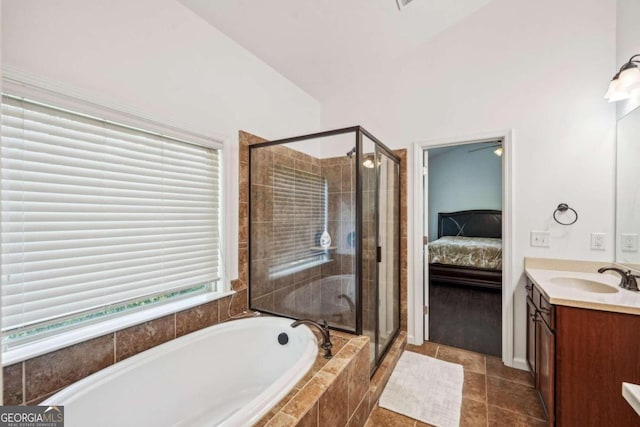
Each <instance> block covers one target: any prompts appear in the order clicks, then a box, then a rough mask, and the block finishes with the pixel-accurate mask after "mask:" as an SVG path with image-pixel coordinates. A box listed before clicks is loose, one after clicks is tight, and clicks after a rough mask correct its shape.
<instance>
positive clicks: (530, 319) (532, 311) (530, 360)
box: [527, 298, 538, 388]
mask: <svg viewBox="0 0 640 427" xmlns="http://www.w3.org/2000/svg"><path fill="white" fill-rule="evenodd" d="M536 319H538V314H537V310H536V306H535V305H534V304H533V301H531V298H527V365H529V372H530V373H531V375H532V376H533V378H534V379H535V378H536ZM537 387H538V384H537V383H536V388H537Z"/></svg>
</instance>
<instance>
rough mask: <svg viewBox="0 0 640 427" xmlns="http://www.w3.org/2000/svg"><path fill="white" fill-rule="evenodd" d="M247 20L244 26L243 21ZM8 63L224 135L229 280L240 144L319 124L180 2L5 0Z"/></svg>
mask: <svg viewBox="0 0 640 427" xmlns="http://www.w3.org/2000/svg"><path fill="white" fill-rule="evenodd" d="M238 25H242V23H238ZM2 54H3V60H4V63H3V67H5V68H6V69H7V70H11V71H14V72H16V73H17V74H23V75H26V76H27V77H28V78H31V79H33V80H40V81H42V83H43V84H45V85H49V86H54V87H56V88H57V89H58V90H61V91H64V92H68V93H71V94H80V95H82V96H87V97H90V98H92V99H94V100H98V102H101V103H103V104H108V105H115V106H116V107H119V108H121V109H129V110H135V111H136V112H138V113H140V114H142V115H146V116H149V117H151V118H153V119H154V120H156V121H158V122H165V123H167V122H169V123H172V124H174V125H177V126H178V127H181V128H183V129H187V130H190V131H193V132H198V133H201V134H204V135H209V136H213V137H216V138H222V139H224V141H225V145H226V148H225V151H226V154H225V161H226V165H225V168H226V183H227V185H226V188H225V193H226V197H225V200H226V202H227V208H226V211H225V215H226V216H227V226H226V227H225V228H226V233H227V237H228V238H227V242H228V245H227V254H226V255H227V260H226V262H225V264H226V265H227V266H228V267H227V269H228V270H229V272H228V273H229V274H228V275H227V276H228V278H235V277H237V235H238V233H237V230H238V227H237V224H238V202H237V201H238V183H237V177H238V169H237V167H238V166H237V165H238V148H237V147H238V145H237V139H238V137H237V134H238V130H239V129H243V130H246V131H249V132H252V133H255V134H258V135H260V136H263V137H265V138H269V139H272V138H281V137H287V136H294V135H298V134H300V133H307V132H311V131H316V130H318V124H319V119H320V105H319V103H318V102H317V101H316V100H315V99H313V98H312V97H310V96H309V95H308V94H306V93H305V92H303V91H302V90H301V89H299V88H298V87H297V86H295V85H293V84H292V83H291V82H289V81H288V80H286V79H285V78H284V77H282V76H281V75H280V74H278V73H277V72H275V71H274V70H273V69H271V68H270V67H269V66H267V65H266V64H264V63H263V62H261V61H260V60H258V59H257V58H256V57H254V56H253V55H252V54H250V53H249V52H248V51H246V50H245V49H243V48H242V47H240V46H239V45H238V44H236V43H235V42H233V41H231V40H230V39H229V38H227V37H226V36H225V35H224V34H222V33H221V32H219V31H218V30H216V29H215V28H213V27H211V26H210V25H209V24H207V23H206V22H205V21H203V20H202V19H201V18H199V17H198V16H196V15H195V14H194V13H193V12H191V11H190V10H189V9H187V8H185V7H184V6H182V5H181V4H180V3H178V2H176V1H174V0H136V1H130V0H111V1H102V0H83V1H78V0H57V1H41V0H5V1H4V2H3V3H2Z"/></svg>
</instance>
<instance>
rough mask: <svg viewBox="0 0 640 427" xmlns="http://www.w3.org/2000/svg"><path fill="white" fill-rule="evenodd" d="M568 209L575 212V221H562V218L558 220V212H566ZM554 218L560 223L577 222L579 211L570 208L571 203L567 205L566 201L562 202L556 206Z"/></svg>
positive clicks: (569, 223)
mask: <svg viewBox="0 0 640 427" xmlns="http://www.w3.org/2000/svg"><path fill="white" fill-rule="evenodd" d="M566 211H571V212H573V214H574V215H575V218H574V220H573V221H571V222H560V220H558V218H557V217H556V215H557V214H558V212H566ZM553 219H554V220H555V221H556V222H557V223H558V224H560V225H571V224H575V223H576V221H577V220H578V212H576V210H575V209H573V208H570V207H569V205H567V204H566V203H560V204H559V205H558V207H557V208H556V210H555V211H553Z"/></svg>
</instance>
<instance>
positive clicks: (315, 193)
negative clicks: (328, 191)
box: [250, 146, 326, 317]
mask: <svg viewBox="0 0 640 427" xmlns="http://www.w3.org/2000/svg"><path fill="white" fill-rule="evenodd" d="M250 155H251V156H252V158H251V162H252V168H251V173H252V175H251V190H250V191H251V200H252V207H251V218H250V220H251V234H252V239H251V266H250V268H251V282H252V288H251V298H252V307H253V308H254V309H257V310H265V311H269V312H275V313H281V314H285V315H289V316H293V317H305V313H308V312H310V311H312V310H311V305H312V303H313V302H314V301H318V300H319V298H316V297H319V294H318V295H315V291H319V289H316V288H317V287H316V286H312V284H313V283H317V282H318V281H319V279H320V271H321V269H320V266H319V265H318V266H315V267H310V268H306V269H303V270H300V271H296V272H294V273H289V274H283V275H281V276H279V277H275V278H274V277H273V275H272V273H271V272H270V270H271V269H273V268H274V267H277V266H278V265H280V264H283V263H286V262H288V261H291V259H292V258H291V257H292V256H293V254H296V253H298V254H309V253H310V249H311V248H312V247H314V246H318V245H319V241H318V239H319V236H320V233H322V231H323V230H324V221H325V209H326V206H325V203H326V201H325V197H324V180H323V177H322V175H321V170H320V161H319V160H318V159H316V158H315V157H312V156H309V155H306V154H304V153H301V152H300V151H296V150H293V149H290V148H287V147H284V146H270V147H263V148H258V149H254V150H251V152H250Z"/></svg>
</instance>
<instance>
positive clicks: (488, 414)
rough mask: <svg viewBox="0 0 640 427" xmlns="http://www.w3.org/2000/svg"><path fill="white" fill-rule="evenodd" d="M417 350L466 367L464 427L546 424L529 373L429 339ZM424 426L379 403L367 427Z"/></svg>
mask: <svg viewBox="0 0 640 427" xmlns="http://www.w3.org/2000/svg"><path fill="white" fill-rule="evenodd" d="M405 351H413V352H416V353H420V354H424V355H427V356H431V357H435V358H437V359H441V360H446V361H448V362H453V363H459V364H460V365H462V366H463V367H464V385H463V387H462V410H461V413H460V426H461V427H476V426H484V427H494V426H495V427H498V426H499V427H504V426H514V427H515V426H517V427H530V426H531V427H543V426H545V425H546V421H544V420H545V418H546V417H545V414H544V409H543V408H542V404H541V402H540V399H539V398H538V394H537V392H536V391H535V389H534V388H533V381H532V379H531V376H530V375H529V373H528V372H525V371H521V370H519V369H513V368H509V367H506V366H504V365H503V364H502V361H501V360H500V359H498V358H497V357H493V356H485V355H484V354H480V353H474V352H471V351H466V350H461V349H458V348H454V347H449V346H445V345H440V344H436V343H431V342H425V343H424V344H423V345H421V346H414V345H410V344H408V345H407V348H406V350H405ZM405 426H406V427H424V426H428V424H425V423H423V422H420V421H417V420H414V419H412V418H408V417H406V416H404V415H400V414H397V413H395V412H392V411H388V410H386V409H383V408H380V407H379V406H377V405H376V407H375V408H374V410H373V411H372V413H371V416H370V417H369V420H368V421H367V424H366V425H365V427H405Z"/></svg>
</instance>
